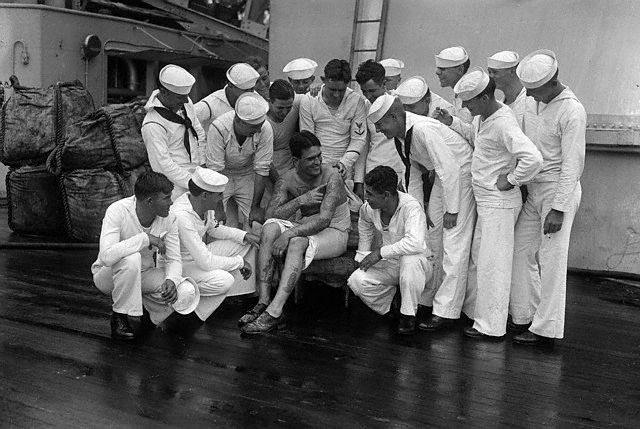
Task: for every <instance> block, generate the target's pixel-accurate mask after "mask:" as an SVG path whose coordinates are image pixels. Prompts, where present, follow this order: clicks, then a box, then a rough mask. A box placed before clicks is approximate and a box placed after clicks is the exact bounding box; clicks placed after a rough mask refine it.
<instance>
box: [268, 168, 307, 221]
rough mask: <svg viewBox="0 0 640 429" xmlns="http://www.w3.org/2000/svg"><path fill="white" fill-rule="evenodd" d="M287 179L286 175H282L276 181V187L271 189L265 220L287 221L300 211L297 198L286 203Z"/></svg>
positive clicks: (287, 196)
mask: <svg viewBox="0 0 640 429" xmlns="http://www.w3.org/2000/svg"><path fill="white" fill-rule="evenodd" d="M288 177H289V175H288V174H284V175H282V176H280V177H279V178H278V180H277V181H276V185H275V187H274V188H273V195H272V196H271V201H270V202H269V207H268V208H267V213H266V216H265V217H266V219H269V218H276V219H289V218H290V217H291V216H293V215H294V214H295V212H297V211H298V209H300V206H301V204H300V202H299V198H294V199H292V200H291V201H287V200H288V198H289V195H288V192H287V184H286V180H287V179H288Z"/></svg>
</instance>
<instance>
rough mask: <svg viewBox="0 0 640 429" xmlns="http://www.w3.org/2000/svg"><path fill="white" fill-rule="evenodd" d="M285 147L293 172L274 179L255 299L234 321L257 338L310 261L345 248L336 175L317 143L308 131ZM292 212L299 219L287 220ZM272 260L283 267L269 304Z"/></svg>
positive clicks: (278, 316)
mask: <svg viewBox="0 0 640 429" xmlns="http://www.w3.org/2000/svg"><path fill="white" fill-rule="evenodd" d="M289 146H290V148H291V155H292V156H293V163H294V168H293V169H292V170H289V171H288V172H286V173H285V174H283V175H282V176H281V177H280V179H278V182H277V183H276V187H275V190H274V193H273V199H272V200H271V204H270V205H269V208H268V210H267V218H268V220H267V221H266V222H265V224H264V227H263V229H262V236H261V237H260V250H259V252H258V271H257V273H258V290H259V291H260V298H259V300H258V303H257V304H256V306H255V307H254V308H253V309H251V310H250V311H249V312H248V313H246V314H245V315H244V316H242V318H241V319H240V320H239V321H238V323H239V324H240V326H241V330H242V332H244V333H245V334H262V333H265V332H269V331H271V330H272V329H274V328H276V327H277V326H278V325H279V324H280V322H281V320H282V309H283V307H284V304H285V302H286V301H287V298H288V297H289V295H290V294H291V292H292V291H293V288H294V287H295V285H296V283H297V282H298V280H299V279H300V275H301V273H302V270H304V269H305V268H307V266H308V265H309V264H310V263H311V261H312V260H313V259H329V258H334V257H336V256H340V255H341V254H343V253H344V252H345V251H346V250H347V238H348V235H349V233H348V229H349V226H350V217H349V207H348V204H347V195H346V191H345V186H344V182H343V180H342V178H341V176H340V173H339V172H338V170H337V169H335V168H332V167H331V166H330V165H323V164H322V150H321V148H320V141H319V140H318V138H317V137H316V136H315V135H314V134H313V133H311V132H309V131H302V132H300V133H296V134H294V135H293V137H292V138H291V142H290V144H289ZM298 213H299V214H300V215H301V218H300V220H299V221H297V222H292V221H290V220H288V219H290V218H292V217H293V216H294V215H296V214H298ZM275 259H280V260H283V259H284V266H283V269H282V273H281V275H280V284H279V285H278V290H277V292H276V296H275V298H274V299H273V301H272V300H271V293H270V292H271V291H270V288H271V278H272V276H273V270H274V266H273V263H274V260H275Z"/></svg>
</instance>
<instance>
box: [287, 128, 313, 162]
mask: <svg viewBox="0 0 640 429" xmlns="http://www.w3.org/2000/svg"><path fill="white" fill-rule="evenodd" d="M313 146H321V145H320V140H318V137H316V135H315V134H313V133H312V132H311V131H307V130H302V131H300V132H299V133H294V134H293V135H292V136H291V140H289V149H291V155H292V156H293V157H294V158H298V159H299V158H300V157H301V156H302V151H303V150H305V149H309V148H310V147H313Z"/></svg>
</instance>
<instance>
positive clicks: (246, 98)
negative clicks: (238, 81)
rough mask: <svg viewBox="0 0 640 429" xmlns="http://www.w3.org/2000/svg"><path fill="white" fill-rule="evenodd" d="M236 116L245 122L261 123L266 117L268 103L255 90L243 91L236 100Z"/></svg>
mask: <svg viewBox="0 0 640 429" xmlns="http://www.w3.org/2000/svg"><path fill="white" fill-rule="evenodd" d="M235 110H236V116H237V117H238V118H240V119H242V120H243V121H244V122H246V123H247V124H251V125H257V124H261V123H263V122H264V121H265V119H267V112H268V111H269V103H267V101H266V100H265V99H264V98H262V97H261V96H260V95H258V94H256V93H255V92H245V93H243V94H242V95H240V97H238V101H236V109H235Z"/></svg>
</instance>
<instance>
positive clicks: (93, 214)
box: [60, 169, 133, 243]
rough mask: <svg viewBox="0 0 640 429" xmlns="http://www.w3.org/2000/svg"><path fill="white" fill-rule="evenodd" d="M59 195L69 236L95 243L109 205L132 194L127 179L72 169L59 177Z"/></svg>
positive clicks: (111, 172) (104, 173) (115, 175)
mask: <svg viewBox="0 0 640 429" xmlns="http://www.w3.org/2000/svg"><path fill="white" fill-rule="evenodd" d="M60 180H61V181H62V193H63V195H62V196H63V199H64V202H65V205H64V208H65V215H66V220H67V231H68V233H69V236H71V237H72V238H74V239H75V240H79V241H83V242H90V243H96V242H98V241H99V239H100V229H101V227H102V219H103V218H104V214H105V212H106V211H107V207H109V205H110V204H112V203H114V202H116V201H118V200H119V199H121V198H124V197H128V196H131V195H133V187H132V186H131V184H130V183H129V181H128V180H127V178H125V177H123V176H121V175H120V174H118V173H115V172H113V171H107V170H102V169H91V170H75V171H71V172H67V173H64V174H62V176H61V178H60Z"/></svg>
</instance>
